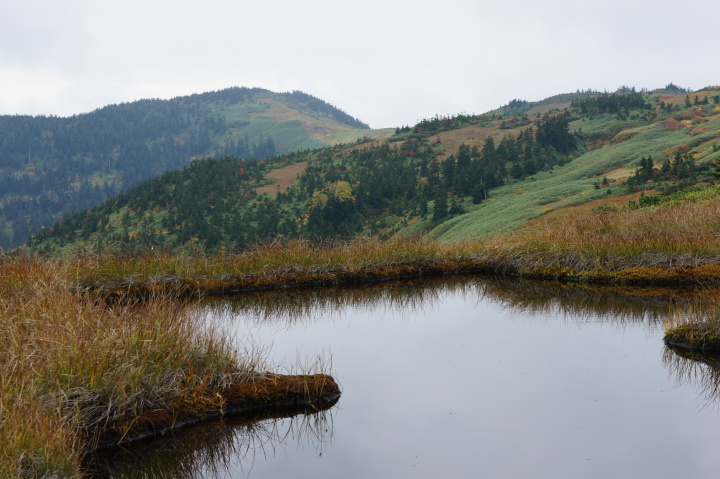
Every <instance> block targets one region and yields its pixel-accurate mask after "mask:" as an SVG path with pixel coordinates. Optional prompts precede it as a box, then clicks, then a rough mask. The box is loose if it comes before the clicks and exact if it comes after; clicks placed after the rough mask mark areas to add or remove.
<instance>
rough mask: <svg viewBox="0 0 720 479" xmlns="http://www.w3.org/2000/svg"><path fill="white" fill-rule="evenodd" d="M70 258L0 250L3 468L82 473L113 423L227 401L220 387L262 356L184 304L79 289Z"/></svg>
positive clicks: (20, 472) (31, 473) (0, 472)
mask: <svg viewBox="0 0 720 479" xmlns="http://www.w3.org/2000/svg"><path fill="white" fill-rule="evenodd" d="M71 265H72V264H71V263H69V262H64V261H60V260H49V259H39V258H23V257H15V258H10V257H7V256H3V257H0V273H1V274H0V311H1V314H0V344H2V346H3V347H2V348H1V349H0V412H1V413H2V414H0V451H2V455H0V477H16V476H19V477H75V476H77V475H78V474H79V465H80V458H81V456H82V454H83V453H84V452H85V451H87V450H91V449H92V448H93V446H94V444H96V443H97V441H98V440H99V438H100V436H101V435H102V434H103V433H104V432H105V431H107V430H108V429H112V430H117V431H121V432H123V431H125V432H127V431H130V430H131V428H132V425H133V421H134V420H135V418H136V417H137V416H138V415H139V414H141V413H142V412H144V411H148V410H157V409H180V410H183V411H201V410H205V409H208V408H213V407H214V408H217V407H221V404H218V402H219V397H218V396H217V391H218V390H221V389H222V388H224V387H227V386H228V385H229V384H231V383H235V382H238V381H242V380H243V379H245V378H247V377H249V376H251V375H253V374H254V373H255V372H256V370H257V369H256V368H257V367H258V366H262V364H261V360H260V359H259V358H256V357H252V355H250V356H248V357H243V358H241V357H239V356H238V354H237V353H236V351H235V349H234V344H232V338H230V337H229V336H227V335H225V334H222V332H221V331H217V330H213V329H208V328H204V327H203V326H201V322H200V321H198V318H196V317H194V316H193V315H194V314H195V313H193V312H192V310H190V309H188V308H184V307H183V305H182V304H178V302H173V301H168V300H150V301H145V302H143V303H141V304H134V305H133V304H131V305H115V306H111V307H108V306H107V305H106V304H105V303H104V302H103V301H101V300H99V298H96V297H91V296H86V297H80V296H79V295H77V294H74V293H72V292H71V291H70V284H71V283H70V278H72V274H71V272H70V269H69V268H70V267H71Z"/></svg>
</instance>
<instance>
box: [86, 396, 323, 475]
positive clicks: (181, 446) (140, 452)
mask: <svg viewBox="0 0 720 479" xmlns="http://www.w3.org/2000/svg"><path fill="white" fill-rule="evenodd" d="M332 436H333V416H332V410H323V411H315V412H312V413H310V412H306V411H297V412H295V413H294V414H290V415H288V413H286V414H284V415H276V417H268V416H267V415H266V416H264V417H261V418H260V417H234V418H233V417H231V418H227V419H225V420H223V421H220V422H214V423H208V424H203V425H199V426H196V427H193V428H192V429H191V430H187V431H181V432H179V433H176V434H169V435H167V436H164V437H162V438H158V439H155V440H153V441H151V442H148V443H146V444H143V445H133V447H131V448H127V449H125V448H123V449H117V450H113V451H107V452H103V453H101V454H95V455H93V456H92V457H90V458H88V460H87V465H86V470H87V472H88V477H91V478H93V479H150V478H152V479H197V478H221V477H230V476H232V477H240V476H242V477H246V476H248V475H249V474H250V472H251V471H252V469H253V465H254V463H255V461H256V460H261V461H265V460H268V459H271V458H272V457H274V456H275V455H276V454H278V453H279V452H280V451H281V450H284V449H285V448H288V447H297V448H307V449H311V450H313V451H314V452H315V453H316V454H317V455H322V453H323V451H324V450H325V448H326V447H327V446H328V445H329V443H330V442H331V440H332Z"/></svg>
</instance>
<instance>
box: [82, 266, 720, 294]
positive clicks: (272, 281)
mask: <svg viewBox="0 0 720 479" xmlns="http://www.w3.org/2000/svg"><path fill="white" fill-rule="evenodd" d="M478 274H481V275H491V276H500V277H507V278H524V279H537V280H551V281H560V282H567V283H588V284H611V285H634V286H680V285H694V284H703V285H718V284H720V263H714V262H713V263H700V264H691V265H676V266H673V265H658V266H637V267H628V268H623V269H619V270H612V269H607V268H593V269H587V270H578V269H573V268H568V267H559V266H556V265H549V266H543V267H538V268H520V267H519V266H518V265H515V264H512V262H511V263H503V262H495V261H493V262H488V261H487V260H482V259H468V260H461V261H431V262H427V263H425V264H397V265H383V266H378V267H375V268H363V269H360V270H356V271H324V272H315V273H290V274H282V275H270V276H267V275H251V276H246V277H242V278H227V277H226V278H218V279H211V278H197V279H180V278H173V279H165V280H162V281H148V282H146V283H142V282H123V283H114V284H92V285H84V286H76V288H75V290H76V291H78V292H84V293H100V294H101V295H102V296H103V297H105V298H106V299H108V300H113V299H115V300H118V299H123V298H128V297H131V298H150V297H155V296H164V295H170V296H173V297H199V296H210V295H231V294H242V293H249V292H258V291H282V290H293V289H312V288H323V287H331V286H348V285H354V284H358V285H359V284H371V283H384V282H389V281H397V280H406V279H418V278H423V277H426V278H431V277H441V276H461V275H478Z"/></svg>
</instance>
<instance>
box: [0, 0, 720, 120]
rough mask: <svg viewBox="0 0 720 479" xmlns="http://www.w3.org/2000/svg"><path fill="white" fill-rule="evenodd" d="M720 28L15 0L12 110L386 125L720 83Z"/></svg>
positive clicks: (679, 18) (655, 12) (647, 12)
mask: <svg viewBox="0 0 720 479" xmlns="http://www.w3.org/2000/svg"><path fill="white" fill-rule="evenodd" d="M718 18H720V2H718V1H717V0H696V1H695V2H692V3H687V4H686V3H682V2H675V1H673V2H670V1H665V0H656V1H648V0H630V1H628V0H596V1H594V2H589V1H585V0H572V1H571V0H543V1H538V0H514V1H503V0H499V1H498V0H496V1H493V2H488V1H485V0H444V1H442V2H437V1H435V2H430V1H427V0H412V1H410V0H362V1H353V2H349V1H346V2H341V1H339V0H303V1H298V0H274V1H267V2H261V1H253V2H250V1H247V0H234V1H232V0H204V1H202V2H200V1H197V0H193V1H188V0H173V1H165V0H123V1H122V2H119V1H115V0H105V1H101V2H99V1H97V0H63V1H57V0H7V1H4V2H2V5H0V114H31V115H41V114H42V115H58V116H70V115H74V114H80V113H86V112H90V111H92V110H95V109H97V108H101V107H103V106H106V105H109V104H116V103H124V102H131V101H135V100H140V99H145V98H163V99H169V98H173V97H177V96H184V95H190V94H193V93H202V92H206V91H213V90H220V89H224V88H228V87H231V86H244V87H259V88H266V89H269V90H273V91H277V92H284V91H293V90H301V91H304V92H306V93H309V94H311V95H313V96H316V97H318V98H321V99H323V100H325V101H327V102H329V103H331V104H333V105H335V106H337V107H338V108H340V109H342V110H343V111H345V112H346V113H348V114H350V115H352V116H354V117H357V118H359V119H360V120H362V121H364V122H366V123H369V124H370V126H371V127H373V128H382V127H396V126H404V125H414V124H415V123H416V122H417V121H419V120H421V119H424V118H430V117H433V116H435V115H441V116H442V115H451V114H456V113H484V112H486V111H489V110H491V109H494V108H497V107H499V106H502V105H505V104H507V103H508V102H509V101H510V100H512V99H515V98H518V99H523V100H528V101H537V100H542V99H544V98H546V97H549V96H552V95H555V94H559V93H567V92H573V91H576V90H578V89H583V90H585V89H593V90H600V91H604V90H607V91H614V90H616V89H617V88H618V87H619V86H621V85H628V86H635V87H636V88H638V89H640V88H648V89H651V90H652V89H655V88H660V87H663V86H665V85H666V84H668V83H670V82H672V83H674V84H676V85H679V86H682V87H686V88H691V89H700V88H703V87H705V86H709V85H717V84H720V61H718V57H717V45H718V34H717V29H716V28H715V26H716V24H717V19H718Z"/></svg>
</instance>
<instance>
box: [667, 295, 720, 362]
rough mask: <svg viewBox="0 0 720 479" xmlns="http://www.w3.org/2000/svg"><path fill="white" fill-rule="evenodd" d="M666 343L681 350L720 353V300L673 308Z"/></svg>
mask: <svg viewBox="0 0 720 479" xmlns="http://www.w3.org/2000/svg"><path fill="white" fill-rule="evenodd" d="M664 341H665V344H667V345H668V346H671V347H673V348H677V349H681V350H690V351H697V352H704V353H708V352H709V353H720V300H715V301H712V302H704V303H696V304H692V305H688V306H685V307H682V308H679V307H676V308H673V309H672V310H671V311H670V314H669V315H668V319H667V320H666V321H665V338H664Z"/></svg>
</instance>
